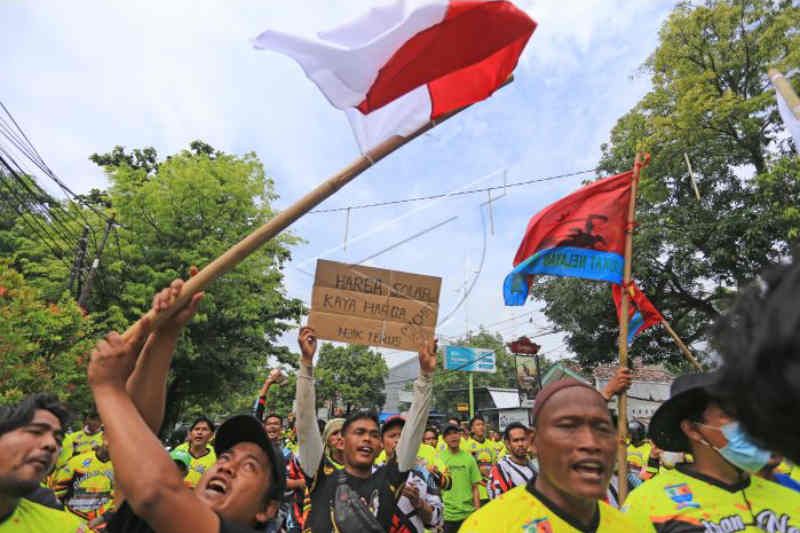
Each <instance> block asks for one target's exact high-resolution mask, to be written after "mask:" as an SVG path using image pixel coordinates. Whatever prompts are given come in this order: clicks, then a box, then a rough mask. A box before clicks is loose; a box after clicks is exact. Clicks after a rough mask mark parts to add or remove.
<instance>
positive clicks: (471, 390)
mask: <svg viewBox="0 0 800 533" xmlns="http://www.w3.org/2000/svg"><path fill="white" fill-rule="evenodd" d="M468 375H469V418H470V420H472V417H473V416H475V389H474V388H473V383H472V375H473V374H472V372H468Z"/></svg>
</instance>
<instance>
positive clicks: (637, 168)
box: [617, 153, 649, 505]
mask: <svg viewBox="0 0 800 533" xmlns="http://www.w3.org/2000/svg"><path fill="white" fill-rule="evenodd" d="M648 162H649V155H647V154H639V153H637V154H636V160H635V161H634V163H633V176H632V177H631V201H630V203H629V204H628V226H627V227H626V228H625V267H624V270H623V276H622V287H623V290H622V302H621V304H620V315H619V343H618V344H619V366H620V367H621V368H625V367H627V366H628V307H629V305H630V294H629V293H628V287H629V286H630V283H631V257H632V255H633V225H634V222H636V189H637V186H638V184H639V174H640V172H641V170H642V167H644V166H645V165H647V163H648ZM617 405H618V409H617V410H618V414H617V435H618V440H619V444H618V448H617V488H618V490H617V492H618V493H619V504H620V505H622V503H623V502H624V501H625V498H627V497H628V449H627V445H626V444H625V441H626V439H627V438H628V395H627V394H626V393H624V392H623V393H621V394H620V395H619V402H618V403H617Z"/></svg>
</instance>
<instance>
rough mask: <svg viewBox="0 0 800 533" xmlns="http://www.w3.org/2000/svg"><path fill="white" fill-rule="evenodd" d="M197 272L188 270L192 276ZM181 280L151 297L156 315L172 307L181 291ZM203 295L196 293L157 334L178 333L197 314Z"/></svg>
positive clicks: (175, 281) (194, 269)
mask: <svg viewBox="0 0 800 533" xmlns="http://www.w3.org/2000/svg"><path fill="white" fill-rule="evenodd" d="M196 272H197V269H196V268H195V267H192V270H190V273H189V275H190V276H193V275H194V274H195V273H196ZM183 284H184V282H183V280H181V279H176V280H174V281H173V282H172V283H170V285H169V287H167V288H166V289H163V290H162V291H161V292H159V293H157V294H156V295H155V296H154V297H153V311H155V312H156V313H163V312H164V311H166V310H167V309H169V307H170V306H171V305H172V303H173V302H174V301H175V298H177V297H178V294H180V292H181V290H182V289H183ZM203 295H204V293H202V292H198V293H197V294H195V295H194V296H192V299H191V300H189V303H188V304H186V306H184V307H183V309H180V310H179V311H178V312H177V313H175V314H174V315H172V316H171V317H170V318H168V319H167V320H166V321H165V322H164V323H163V324H162V325H161V327H160V328H159V329H158V331H159V332H164V333H176V334H177V333H178V332H180V330H181V329H183V328H184V327H185V326H186V324H188V323H189V321H190V320H191V319H192V317H193V316H194V314H195V313H196V312H197V308H198V307H199V306H200V300H202V299H203Z"/></svg>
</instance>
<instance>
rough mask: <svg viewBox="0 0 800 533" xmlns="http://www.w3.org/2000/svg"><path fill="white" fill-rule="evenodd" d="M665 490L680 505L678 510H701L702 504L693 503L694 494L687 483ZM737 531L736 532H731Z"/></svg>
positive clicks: (668, 486) (669, 486) (670, 486)
mask: <svg viewBox="0 0 800 533" xmlns="http://www.w3.org/2000/svg"><path fill="white" fill-rule="evenodd" d="M664 490H665V491H667V496H669V498H670V499H671V500H672V501H673V502H675V503H677V504H678V510H679V511H680V510H681V509H687V508H691V509H699V508H700V504H699V503H697V502H695V501H692V500H694V494H692V489H691V488H690V487H689V485H687V484H686V483H678V484H677V485H667V486H666V487H664ZM731 531H735V530H731Z"/></svg>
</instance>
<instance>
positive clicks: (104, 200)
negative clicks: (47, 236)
mask: <svg viewBox="0 0 800 533" xmlns="http://www.w3.org/2000/svg"><path fill="white" fill-rule="evenodd" d="M92 159H93V160H95V161H96V162H98V163H101V164H103V165H104V168H105V170H106V172H107V175H108V178H109V181H110V184H111V186H110V188H109V190H108V191H91V192H90V193H89V194H87V195H84V196H82V197H81V199H82V200H83V201H84V202H85V203H86V204H88V205H89V206H91V208H92V209H90V208H88V207H85V206H83V205H78V204H74V203H69V204H66V203H65V204H64V205H63V206H62V207H63V208H64V210H66V212H67V214H68V215H69V220H67V221H66V223H67V224H68V228H67V229H68V230H69V232H70V233H72V234H73V235H76V236H78V235H80V234H81V231H82V228H83V226H84V225H87V224H88V226H89V227H90V229H91V232H90V238H89V245H88V250H87V261H86V264H87V265H88V264H90V263H91V260H92V259H93V258H94V256H95V250H96V248H97V244H98V241H99V237H100V236H101V235H102V231H103V228H104V226H105V219H104V218H103V215H106V216H107V215H110V214H111V213H112V211H111V209H113V213H114V214H115V215H116V220H117V222H118V223H119V226H118V227H117V228H115V230H114V232H113V234H112V237H111V239H110V240H109V242H108V244H107V245H106V249H105V252H104V254H103V257H102V260H101V262H100V269H99V272H98V276H97V279H96V283H95V286H94V290H93V292H92V295H91V298H90V299H89V302H88V305H87V308H88V309H89V310H90V311H91V317H92V320H93V323H94V324H96V330H97V331H98V332H106V331H108V330H111V329H115V330H117V331H122V330H124V329H125V328H127V327H128V325H130V324H131V323H132V322H133V321H134V320H136V319H138V318H139V317H140V316H141V315H142V314H143V313H144V312H146V311H147V310H148V309H149V307H150V302H151V300H152V297H153V295H154V294H155V292H156V291H158V290H160V289H161V288H163V287H164V286H166V285H167V284H168V283H169V282H170V281H171V280H172V279H174V278H176V277H185V276H186V275H187V272H188V269H189V267H190V266H191V265H196V266H199V267H202V266H204V265H206V264H207V263H209V262H210V261H211V260H213V259H214V258H215V257H217V256H219V255H220V254H221V253H222V252H224V251H225V250H227V249H228V248H229V247H230V246H231V245H232V244H234V243H235V242H237V241H239V240H240V239H241V238H243V237H244V236H246V235H247V234H249V233H250V232H252V231H253V230H254V229H255V228H257V227H258V226H260V225H262V224H263V223H265V222H266V221H267V220H268V219H269V218H271V217H272V216H274V211H273V210H272V208H271V202H272V201H273V200H274V199H275V198H276V197H277V196H276V193H275V191H274V184H273V182H272V180H271V179H269V178H267V177H266V176H265V173H264V168H263V166H262V164H261V162H260V161H259V160H258V159H257V157H256V156H255V155H254V154H245V155H243V156H236V155H231V154H226V153H223V152H220V151H217V150H215V149H214V148H212V147H211V146H209V145H208V144H206V143H203V142H202V141H195V142H193V143H192V144H191V150H184V151H182V152H180V153H178V154H175V155H173V156H170V157H168V158H166V160H160V159H159V158H158V154H157V153H156V152H155V150H154V149H152V148H145V149H142V150H134V151H133V153H132V154H127V153H126V152H125V150H124V149H122V148H115V149H114V151H112V152H111V153H110V154H100V155H98V154H95V156H93V158H92ZM18 207H19V206H18ZM21 208H23V209H25V208H26V206H21ZM96 211H97V212H96ZM8 212H9V213H13V212H14V211H13V210H12V211H8ZM0 214H2V215H3V220H2V221H0V246H4V247H6V248H5V249H4V255H5V256H6V257H8V258H9V259H10V261H11V263H10V264H11V266H13V267H14V268H15V269H16V270H17V271H18V272H20V273H22V274H23V275H24V276H25V279H26V280H27V281H28V283H30V284H31V285H32V286H33V287H35V288H36V289H38V290H39V291H40V294H41V295H42V298H43V299H44V300H45V301H47V302H57V301H59V300H60V299H61V298H62V297H65V298H68V297H69V296H68V295H65V291H66V289H67V287H68V280H69V274H70V267H71V265H72V261H73V259H74V257H73V256H72V255H71V253H72V251H73V249H74V246H75V245H76V244H77V237H76V238H75V242H72V243H70V244H69V246H68V249H69V254H68V255H67V256H63V257H56V256H55V255H54V254H53V252H52V251H51V250H50V249H48V247H47V246H46V243H44V242H42V240H41V239H39V238H38V236H37V235H35V234H33V233H32V232H31V231H30V228H29V226H28V225H26V224H25V222H26V221H27V220H26V218H23V217H19V216H17V217H16V218H15V219H14V220H11V221H9V220H8V219H9V218H10V217H11V216H13V215H11V214H9V215H8V216H6V210H3V211H0ZM24 216H25V217H38V218H37V220H38V221H39V222H42V223H44V224H51V225H52V224H54V223H55V222H56V221H54V220H51V219H48V218H47V217H45V216H43V215H40V214H37V213H35V212H33V211H27V212H26V213H25V215H24ZM51 229H52V230H53V231H55V230H56V229H57V228H55V227H52V228H51ZM296 242H298V239H297V238H296V237H294V236H292V235H291V234H289V233H284V234H282V235H281V236H279V237H278V238H276V239H273V240H272V241H271V242H270V243H268V244H266V245H265V246H264V247H262V248H261V249H259V250H258V251H257V252H255V253H254V254H252V255H251V256H250V257H248V259H247V260H246V261H244V262H243V263H242V264H241V265H239V266H238V267H237V268H236V269H234V270H233V271H232V272H229V273H227V274H226V275H225V276H224V277H222V278H220V279H219V280H218V281H216V282H215V283H214V284H212V286H211V287H210V288H209V290H208V291H207V293H206V298H205V300H204V303H203V305H202V307H201V311H200V313H199V314H198V316H197V317H196V319H195V320H194V322H193V323H192V324H191V325H190V326H189V327H188V329H187V331H186V333H185V334H184V337H183V339H182V341H181V343H180V344H179V348H178V351H177V353H176V357H175V360H174V363H173V368H172V372H171V376H170V381H169V390H168V398H167V413H166V421H165V424H166V425H167V426H169V425H171V424H173V423H174V422H175V421H176V419H177V418H178V416H179V415H180V414H181V413H189V414H194V413H197V412H207V413H208V414H210V415H212V416H216V415H222V414H226V413H229V412H234V411H236V410H239V409H240V408H241V407H242V406H243V405H245V404H246V402H247V405H248V406H249V400H251V399H252V398H250V394H251V393H255V391H257V389H258V386H259V385H260V382H259V379H261V375H260V374H261V372H262V370H263V365H264V364H265V362H266V361H267V359H268V358H269V357H274V358H277V359H278V360H280V361H282V362H286V363H288V364H290V365H295V364H296V362H295V357H294V356H292V355H291V354H290V352H289V350H288V349H286V348H285V347H281V346H278V345H277V340H278V338H279V337H280V336H281V335H282V334H283V333H284V332H285V331H287V330H288V329H289V328H291V327H292V324H291V323H292V322H296V321H298V320H299V319H300V316H301V314H302V311H303V306H302V303H301V302H300V301H299V300H296V299H290V298H288V297H287V296H286V294H285V292H284V289H283V286H282V281H283V274H282V271H281V269H282V267H283V265H284V263H285V261H287V260H288V259H289V257H290V252H289V247H290V246H291V245H293V244H294V243H296ZM63 244H64V246H65V247H67V244H66V243H63ZM84 274H85V272H84ZM73 294H74V293H73ZM80 372H85V368H81V369H80ZM245 388H246V392H245V391H244V390H242V394H240V395H237V394H231V393H230V391H235V390H240V389H245ZM251 388H252V391H251V390H250V389H251ZM26 392H27V391H26ZM245 398H247V400H246V399H245ZM187 416H188V415H187Z"/></svg>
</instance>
